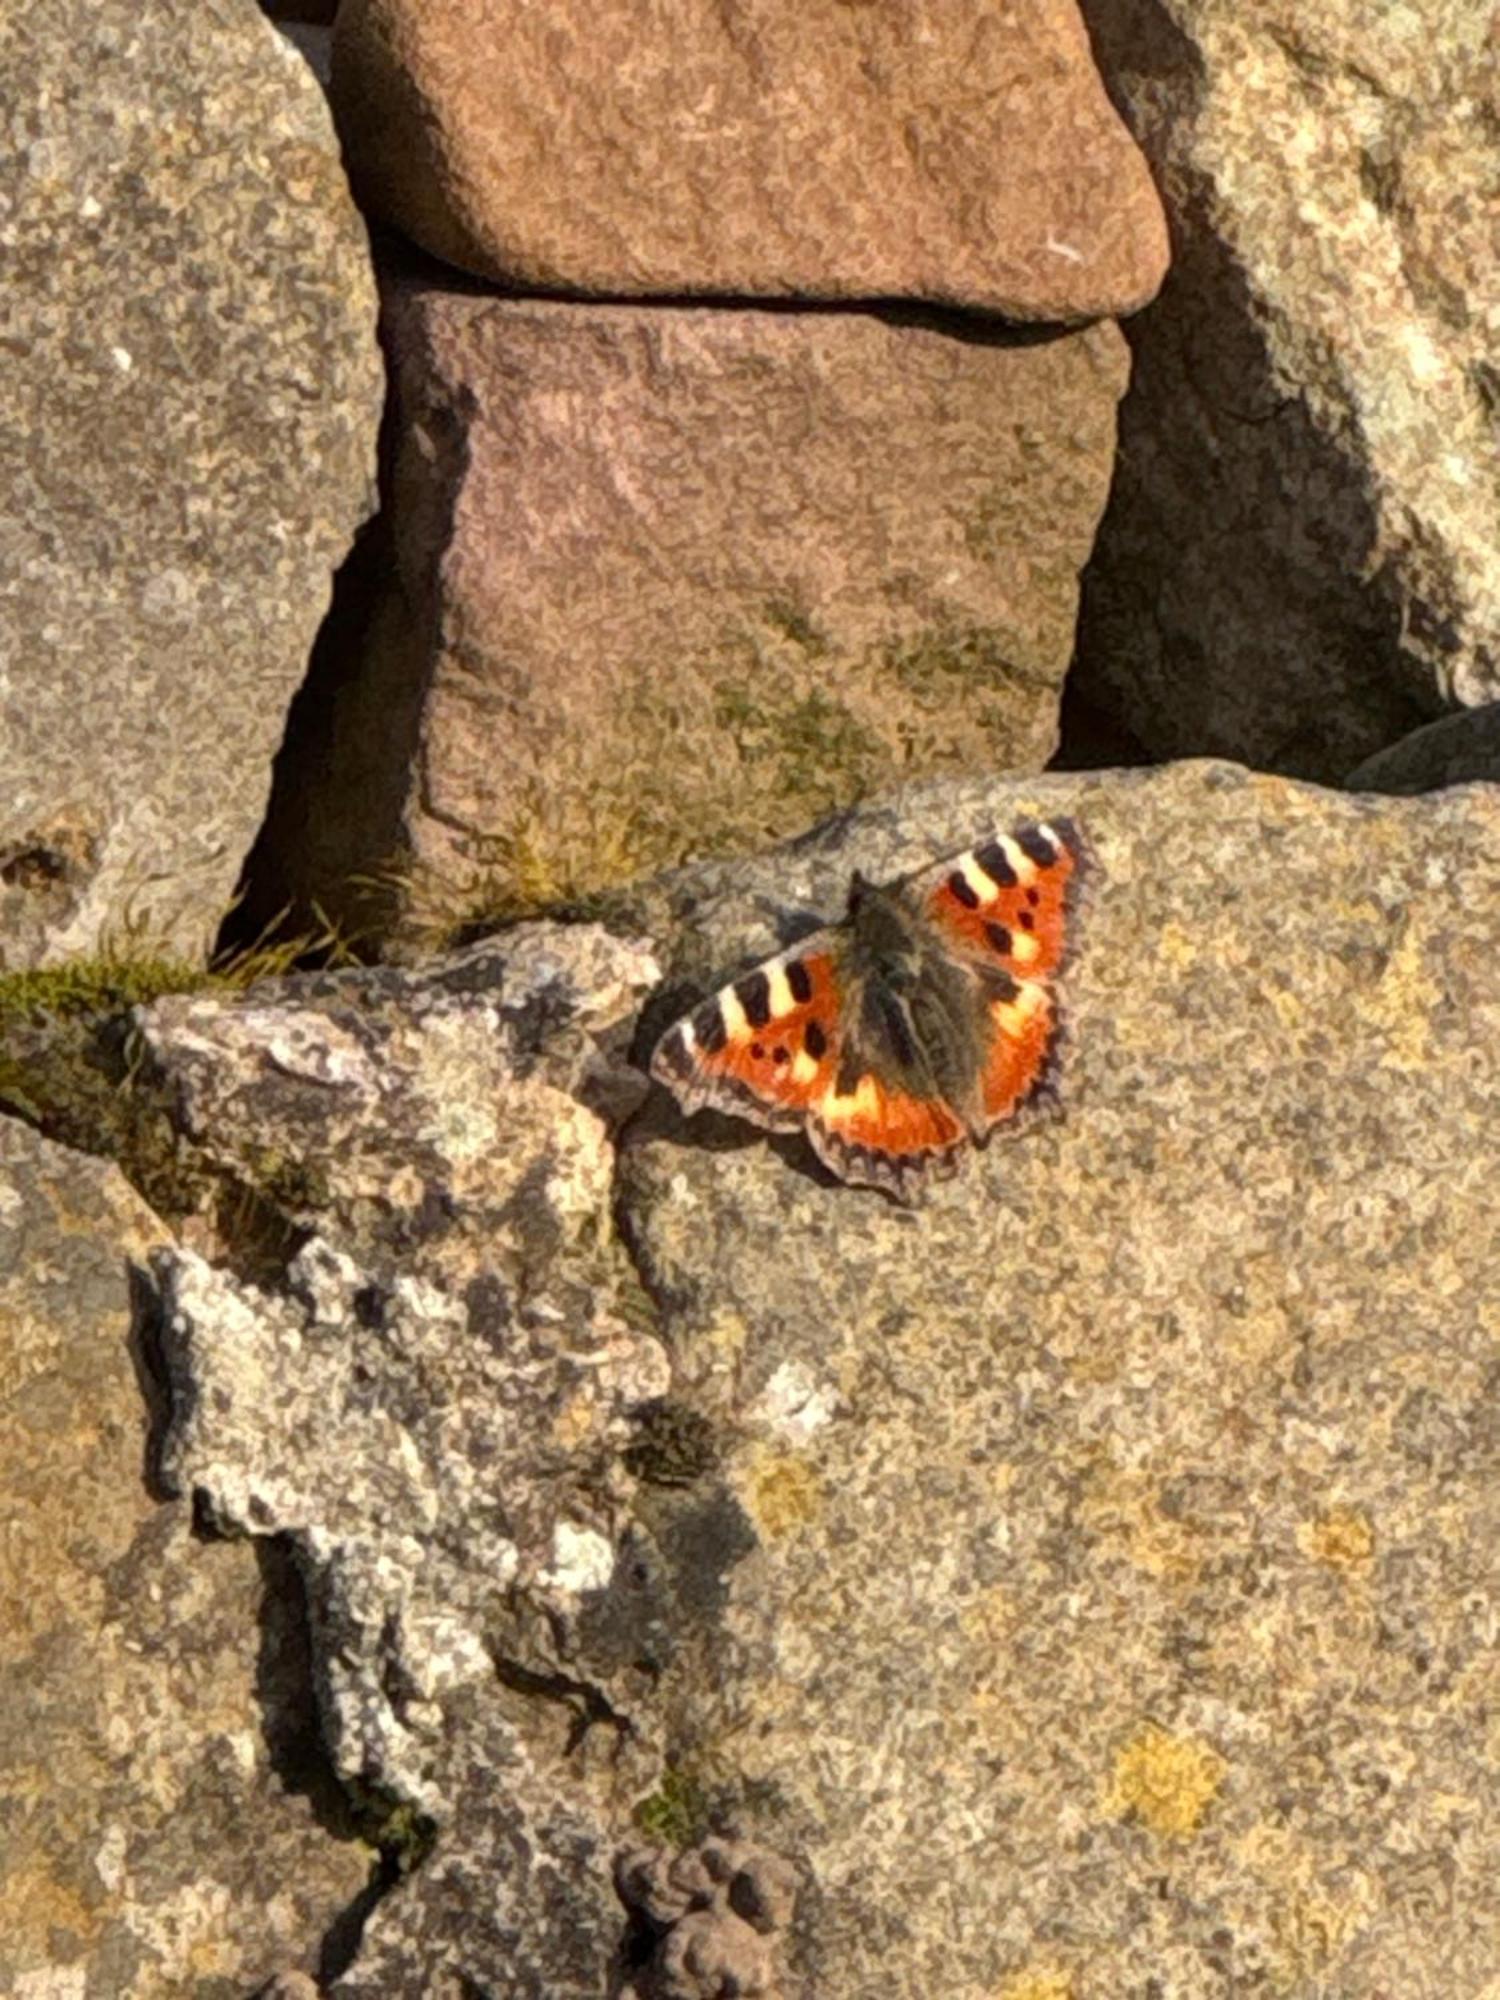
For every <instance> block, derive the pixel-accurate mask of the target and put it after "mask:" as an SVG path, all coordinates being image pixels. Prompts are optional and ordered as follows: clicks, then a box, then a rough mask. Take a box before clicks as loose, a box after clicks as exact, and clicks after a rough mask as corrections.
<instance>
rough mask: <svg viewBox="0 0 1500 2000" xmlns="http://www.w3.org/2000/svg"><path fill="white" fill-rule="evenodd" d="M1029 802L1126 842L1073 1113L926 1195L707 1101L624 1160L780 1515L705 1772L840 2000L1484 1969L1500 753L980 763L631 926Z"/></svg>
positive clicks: (698, 911) (697, 1766)
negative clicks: (1136, 770) (1272, 765)
mask: <svg viewBox="0 0 1500 2000" xmlns="http://www.w3.org/2000/svg"><path fill="white" fill-rule="evenodd" d="M991 804H994V805H997V806H999V807H1000V809H1001V812H1002V813H1006V812H1010V811H1014V810H1016V809H1018V808H1019V809H1024V810H1036V809H1038V808H1040V809H1041V810H1042V811H1043V812H1044V813H1045V812H1048V811H1051V812H1057V811H1059V810H1062V809H1066V810H1068V811H1070V812H1072V813H1073V814H1075V815H1076V817H1077V818H1078V820H1079V821H1080V823H1081V824H1082V826H1083V827H1084V828H1085V830H1086V832H1087V835H1088V837H1089V839H1090V841H1091V843H1092V846H1093V849H1094V852H1095V855H1096V858H1097V863H1098V867H1097V874H1096V878H1095V881H1096V886H1095V890H1094V894H1093V897H1092V901H1091V903H1090V905H1089V907H1088V908H1087V909H1086V911H1085V913H1084V917H1083V921H1082V925H1081V931H1080V937H1079V944H1078V952H1077V957H1076V961H1075V963H1074V965H1073V967H1072V969H1071V971H1070V972H1069V973H1068V974H1067V975H1066V976H1065V982H1064V984H1065V990H1066V992H1067V993H1068V995H1069V997H1070V1000H1071V1009H1072V1013H1071V1023H1072V1037H1071V1045H1070V1048H1069V1051H1068V1056H1067V1060H1066V1064H1065V1068H1064V1073H1063V1101H1064V1106H1065V1116H1064V1118H1063V1121H1062V1122H1061V1123H1060V1124H1056V1125H1049V1126H1041V1127H1035V1128H1033V1129H1032V1130H1031V1131H1030V1132H1029V1133H1027V1134H1025V1135H1023V1136H1020V1137H1018V1138H1017V1139H1015V1140H1014V1141H1013V1142H1012V1143H1009V1144H1006V1143H1003V1142H997V1143H996V1144H994V1145H993V1146H992V1147H991V1149H990V1150H989V1151H988V1153H986V1154H985V1155H983V1156H980V1157H977V1158H975V1159H974V1160H973V1161H972V1162H971V1163H970V1166H969V1168H968V1170H967V1171H965V1172H964V1173H962V1174H961V1175H960V1176H959V1177H958V1178H956V1179H955V1180H953V1181H951V1182H949V1183H947V1184H945V1185H943V1186H941V1187H939V1188H938V1189H936V1190H935V1191H934V1193H933V1194H932V1196H931V1198H930V1200H929V1201H928V1203H927V1205H926V1206H925V1207H924V1208H923V1209H922V1210H921V1211H919V1212H917V1213H915V1214H913V1213H907V1212H903V1211H901V1210H899V1209H895V1208H893V1207H892V1206H890V1205H889V1204H888V1203H887V1202H886V1201H885V1200H883V1198H881V1197H880V1196H878V1195H865V1194H858V1193H852V1192H850V1191H847V1190H844V1189H842V1188H837V1187H830V1186H828V1185H826V1184H825V1183H824V1181H823V1180H822V1178H821V1177H820V1176H819V1175H818V1174H817V1173H816V1172H815V1171H814V1170H813V1169H812V1168H811V1167H810V1165H809V1160H808V1156H806V1155H805V1154H804V1153H803V1152H802V1151H801V1150H799V1148H798V1147H795V1146H791V1145H780V1144H778V1145H771V1144H767V1143H766V1142H765V1140H764V1139H763V1138H761V1137H759V1136H756V1135H752V1134H751V1133H749V1132H748V1130H746V1129H744V1128H734V1127H729V1126H725V1127H724V1128H723V1129H722V1130H717V1131H716V1130H714V1129H712V1128H711V1127H710V1126H709V1123H708V1121H706V1120H705V1121H703V1122H702V1125H701V1126H700V1127H694V1128H691V1129H682V1128H677V1129H670V1128H668V1127H666V1126H665V1125H664V1126H663V1129H661V1130H660V1132H659V1134H658V1135H657V1136H654V1137H652V1138H650V1139H649V1141H646V1142H644V1143H642V1144H641V1145H639V1146H637V1147H635V1148H633V1149H631V1150H630V1151H628V1152H627V1153H626V1154H625V1156H624V1159H623V1162H622V1165H623V1167H624V1169H625V1173H624V1179H623V1185H622V1190H621V1198H620V1206H619V1213H620V1215H621V1217H622V1220H623V1222H624V1224H625V1226H626V1227H627V1229H628V1230H629V1232H630V1235H631V1238H632V1241H633V1242H634V1244H635V1246H636V1254H637V1257H638V1259H639V1262H640V1267H641V1271H642V1274H643V1276H644V1278H645V1280H646V1283H647V1285H648V1288H649V1289H650V1290H651V1291H652V1293H653V1294H654V1295H655V1296H656V1297H658V1298H659V1299H660V1300H661V1301H662V1302H663V1312H664V1327H665V1332H666V1336H667V1339H668V1343H669V1346H670V1350H671V1354H672V1362H673V1395H674V1398H676V1399H677V1400H678V1401H679V1402H681V1403H682V1404H684V1405H686V1406H687V1407H690V1408H692V1409H694V1410H695V1411H697V1412H698V1413H699V1415H700V1416H701V1417H703V1418H705V1419H707V1420H708V1421H709V1423H710V1424H712V1425H713V1427H714V1430H715V1434H716V1435H717V1436H718V1437H719V1438H720V1439H721V1440H722V1450H721V1454H720V1456H719V1457H718V1459H717V1462H716V1464H715V1474H716V1476H717V1477H719V1478H722V1479H724V1480H725V1481H727V1483H728V1484H729V1486H730V1488H731V1489H732V1490H733V1492H734V1493H735V1495H736V1496H737V1498H738V1500H739V1503H740V1505H741V1506H742V1507H743V1509H744V1511H745V1514H746V1516H747V1518H748V1519H749V1520H750V1522H751V1523H752V1524H753V1527H754V1535H755V1547H754V1549H753V1551H752V1552H751V1553H749V1554H747V1556H746V1558H745V1560H744V1561H742V1562H741V1563H739V1564H738V1565H737V1566H736V1568H735V1569H734V1571H733V1574H732V1576H731V1578H730V1579H729V1581H728V1584H727V1588H726V1593H725V1598H724V1603H723V1609H722V1612H721V1616H720V1621H719V1624H718V1627H717V1629H716V1631H715V1632H714V1633H713V1635H712V1636H711V1638H709V1639H708V1640H706V1641H705V1643H704V1645H703V1647H702V1649H701V1652H700V1654H699V1656H698V1657H697V1659H696V1660H695V1662H694V1670H693V1671H691V1672H686V1673H683V1674H681V1675H674V1676H671V1677H669V1679H668V1681H667V1683H666V1684H665V1685H664V1687H663V1691H662V1700H663V1704H664V1707H665V1710H666V1728H667V1734H668V1737H669V1739H670V1741H671V1742H672V1744H673V1746H674V1751H673V1755H674V1762H675V1766H676V1771H677V1774H678V1783H679V1786H681V1787H683V1788H688V1787H691V1786H692V1785H693V1784H697V1785H699V1786H701V1787H702V1788H703V1792H704V1794H705V1795H706V1796H709V1797H712V1796H713V1795H715V1794H716V1793H718V1794H722V1795H724V1796H727V1797H729V1798H732V1799H736V1800H738V1801H739V1802H740V1803H741V1809H742V1810H743V1811H745V1813H746V1817H747V1819H748V1820H749V1823H750V1826H751V1829H752V1830H753V1832H754V1835H755V1837H756V1838H757V1839H761V1840H764V1841H765V1842H767V1843H768V1844H769V1845H771V1846H773V1847H775V1848H776V1849H778V1850H779V1851H781V1852H783V1853H790V1854H791V1855H793V1856H795V1857H797V1858H799V1859H801V1860H803V1862H804V1864H805V1867H806V1870H807V1873H808V1875H809V1876H810V1878H811V1880H812V1881H813V1883H814V1884H815V1891H812V1892H809V1893H808V1894H807V1895H805V1896H804V1898H803V1904H804V1905H805V1906H806V1907H805V1909H804V1910H802V1911H801V1912H800V1913H799V1934H798V1938H797V1944H796V1949H795V1950H794V1952H793V1957H794V1960H795V1962H796V1964H797V1967H798V1969H799V1970H800V1971H801V1973H802V1975H803V1976H804V1977H805V1978H806V1979H807V1981H808V1984H809V1988H810V1990H811V1991H812V1992H814V1993H818V1994H822V1993H837V1994H838V1995H839V2000H876V1996H880V2000H895V1996H900V2000H917V1996H920V1995H930V1994H933V1993H942V1994H943V1995H945V1996H948V1997H949V2000H991V1996H993V1995H994V1994H996V1993H997V1992H998V1993H1002V1994H1004V1993H1032V1992H1047V1993H1052V1992H1056V1993H1059V1994H1072V1995H1077V1996H1078V2000H1094V1996H1104V1995H1115V1994H1124V1993H1148V1992H1149V1993H1152V1994H1154V1995H1158V1996H1161V2000H1219V1996H1224V1997H1225V2000H1227V1996H1229V1995H1231V1994H1241V1993H1246V1992H1250V1991H1265V1992H1267V1993H1271V1992H1280V1993H1311V1992H1314V1991H1316V1992H1317V1993H1318V1994H1320V1995H1322V1996H1325V2000H1377V1996H1383V1995H1386V1994H1389V1992H1390V1991H1391V1975H1392V1968H1393V1967H1400V1968H1401V1972H1400V1980H1399V1984H1400V1985H1401V1986H1402V1987H1403V1989H1404V1990H1411V1991H1423V1992H1426V1991H1431V1992H1433V1993H1437V1992H1448V1991H1455V1992H1476V1993H1477V1992H1481V1991H1486V1990H1489V1988H1490V1983H1491V1982H1493V1981H1495V1980H1497V1979H1500V1901H1497V1899H1496V1896H1495V1893H1494V1889H1493V1881H1494V1871H1495V1863H1496V1860H1497V1848H1496V1837H1495V1831H1494V1829H1495V1827H1496V1825H1497V1824H1500V1821H1497V1816H1496V1815H1497V1808H1500V1782H1497V1778H1496V1767H1495V1764H1494V1761H1493V1758H1492V1757H1491V1756H1490V1754H1489V1750H1488V1747H1487V1746H1488V1744H1489V1739H1490V1732H1491V1729H1492V1721H1491V1711H1492V1706H1493V1703H1494V1699H1495V1693H1496V1655H1495V1649H1494V1643H1493V1631H1494V1627H1493V1603H1492V1594H1491V1592H1490V1590H1489V1588H1488V1586H1487V1584H1486V1582H1485V1581H1484V1579H1485V1578H1486V1577H1488V1576H1489V1575H1490V1574H1491V1573H1492V1563H1491V1558H1490V1553H1489V1552H1490V1550H1491V1549H1492V1547H1493V1543H1494V1536H1495V1533H1496V1529H1497V1525H1500V1524H1497V1518H1496V1501H1495V1493H1496V1485H1495V1477H1496V1472H1497V1469H1500V1436H1497V1431H1496V1426H1495V1423H1494V1408H1495V1400H1494V1390H1495V1352H1496V1348H1495V1340H1496V1334H1497V1332H1500V1318H1497V1309H1496V1303H1495V1301H1496V1297H1497V1280H1500V1224H1497V1221H1496V1215H1495V1206H1494V1200H1493V1181H1494V1165H1495V1142H1494V1131H1495V1120H1496V1115H1497V1111H1500V953H1497V951H1496V942H1497V936H1500V794H1496V793H1494V792H1492V791H1490V790H1488V789H1487V788H1479V787H1476V788H1473V789H1472V790H1469V791H1465V792H1455V793H1449V794H1445V795H1442V796H1441V797H1439V798H1435V799H1428V800H1423V801H1420V802H1411V803H1408V802H1400V803H1398V802H1394V801H1389V800H1379V801H1376V800H1350V799H1346V798H1341V797H1339V796H1337V795H1331V794H1325V793H1322V792H1319V791H1316V790H1313V789H1303V788H1300V787H1297V786H1295V785H1292V784H1289V783H1286V782H1283V781H1279V780H1275V779H1267V778H1257V777H1252V776H1250V775H1249V774H1246V773H1244V772H1242V771H1239V770H1236V769H1232V768H1226V767H1222V766H1195V765H1187V766H1180V767H1177V768H1175V769H1168V770H1165V771H1162V772H1152V773H1142V774H1131V775H1130V776H1129V777H1126V776H1123V775H1120V774H1113V775H1111V774H1105V775H1102V776H1100V777H1098V778H1094V779H1079V778H1070V779H1067V780H1063V779H1061V778H1055V779H1049V780H1046V781H1043V782H1041V783H1038V784H1034V785H1029V786H1025V787H1020V786H1017V787H1007V788H1005V789H1003V790H997V791H996V792H995V793H994V794H993V795H992V798H987V797H986V795H985V794H983V793H982V792H980V791H979V790H977V789H959V788H946V787H945V788H943V789H942V790H941V791H935V792H934V793H933V794H932V795H931V797H930V799H929V800H928V802H927V803H926V804H925V805H917V804H909V805H908V806H907V807H906V809H905V810H903V811H900V812H891V813H887V814H883V815H875V816H872V817H869V818H861V819H859V820H857V821H855V822H853V823H852V824H851V825H849V826H845V827H842V828H836V829H835V831H834V832H833V833H832V835H831V836H830V837H828V838H826V839H823V840H821V841H817V842H808V843H804V844H803V845H802V846H801V847H800V848H799V849H797V850H794V851H793V852H792V853H789V854H782V855H779V856H775V857H772V858H771V859H769V860H768V861H767V862H765V863H763V864H760V865H757V866H741V867H738V868H734V869H728V868H723V869H717V870H714V871H704V872H703V873H702V874H701V875H700V876H698V877H697V879H696V883H695V885H694V886H693V888H692V889H691V890H689V889H688V888H687V887H686V886H685V885H683V884H678V885H675V886H674V887H673V888H672V891H671V895H670V898H668V896H667V895H666V894H665V892H662V894H661V901H660V902H659V903H656V904H654V905H643V906H642V909H641V910H640V911H639V912H638V913H637V914H638V916H640V917H641V918H644V919H647V920H649V919H650V910H651V907H655V908H657V909H661V910H665V908H667V907H671V908H672V909H673V910H674V911H675V913H676V917H677V921H678V923H679V924H680V926H681V931H680V935H681V939H682V942H681V945H680V947H679V951H678V953H677V954H676V955H675V956H676V958H677V961H678V964H679V965H680V966H681V967H682V968H685V969H686V970H688V971H691V972H692V973H694V974H696V973H697V972H698V971H699V969H700V968H705V967H706V966H707V965H708V964H709V962H711V961H717V962H718V963H719V964H721V965H722V964H724V963H726V962H732V961H733V960H734V959H735V958H736V957H737V956H738V955H739V954H740V953H742V952H748V953H754V952H759V951H762V950H764V949H766V948H767V947H768V946H769V945H770V944H771V942H772V937H771V930H770V924H769V920H768V915H767V911H768V909H769V908H770V907H772V906H773V905H780V906H785V905H786V904H789V903H790V904H800V903H807V904H810V905H811V906H813V907H815V908H824V909H827V908H830V907H835V906H836V903H837V899H838V895H839V888H840V884H841V882H842V881H843V880H844V878H845V877H846V875H847V871H848V870H849V868H850V867H851V866H852V865H858V866H860V867H862V868H864V869H865V870H866V871H867V872H869V873H871V874H874V875H882V874H888V873H892V872H897V871H899V870H900V869H901V868H903V867H905V866H910V865H912V864H913V863H915V862H917V861H918V860H920V859H921V858H923V857H924V856H925V855H928V854H931V853H933V852H940V851H941V850H942V848H943V847H944V846H945V845H948V844H961V843H962V842H963V840H964V839H965V837H967V836H968V835H969V834H971V833H972V831H973V830H974V829H975V828H976V827H977V826H979V825H981V824H983V823H984V821H985V820H986V819H987V818H988V817H989V810H988V808H989V807H990V806H991ZM664 955H666V956H668V957H669V959H670V957H671V956H672V955H670V954H666V953H665V951H664ZM642 1136H643V1140H644V1133H643V1135H642ZM752 1799H753V1800H755V1801H757V1802H758V1807H757V1809H755V1810H753V1811H750V1810H748V1809H747V1807H746V1805H745V1802H747V1801H749V1800H752ZM1048 1981H1051V1982H1053V1983H1052V1984H1050V1985H1049V1984H1048V1983H1047V1982H1048ZM1007 1982H1009V1983H1008V1984H1007ZM1028 1982H1030V1983H1028Z"/></svg>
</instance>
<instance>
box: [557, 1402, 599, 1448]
mask: <svg viewBox="0 0 1500 2000" xmlns="http://www.w3.org/2000/svg"><path fill="white" fill-rule="evenodd" d="M595 1414H596V1406H595V1403H594V1399H593V1397H592V1396H589V1395H587V1394H585V1393H584V1392H583V1391H582V1390H580V1391H579V1392H578V1394H577V1395H576V1396H570V1397H569V1398H568V1400H567V1402H566V1403H564V1404H563V1406H562V1408H561V1409H560V1410H559V1411H558V1413H557V1415H556V1416H555V1417H554V1418H553V1419H552V1435H553V1437H554V1438H555V1439H556V1440H557V1442H558V1443H559V1444H560V1445H561V1446H562V1448H563V1450H564V1451H573V1450H575V1449H576V1447H577V1446H579V1445H580V1444H582V1443H583V1441H584V1439H585V1438H586V1437H587V1436H588V1435H589V1433H590V1432H591V1431H592V1430H593V1428H594V1420H595Z"/></svg>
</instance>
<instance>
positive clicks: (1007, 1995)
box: [995, 1968, 1074, 2000]
mask: <svg viewBox="0 0 1500 2000" xmlns="http://www.w3.org/2000/svg"><path fill="white" fill-rule="evenodd" d="M1073 1993H1074V1988H1073V1982H1072V1980H1071V1979H1070V1978H1069V1977H1068V1975H1067V1973H1065V1972H1056V1971H1046V1970H1043V1969H1039V1968H1028V1969H1027V1970H1026V1971H1024V1972H1013V1973H1012V1974H1011V1976H1010V1978H1009V1979H1007V1980H1005V1981H1003V1982H1002V1984H1001V1987H1000V1991H999V1992H998V1993H997V1994H996V1995H995V2000H1073Z"/></svg>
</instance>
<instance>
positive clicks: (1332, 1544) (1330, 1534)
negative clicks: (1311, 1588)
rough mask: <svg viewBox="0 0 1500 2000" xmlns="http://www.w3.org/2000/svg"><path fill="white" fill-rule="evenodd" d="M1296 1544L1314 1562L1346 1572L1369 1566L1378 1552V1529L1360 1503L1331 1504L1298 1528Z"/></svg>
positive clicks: (1352, 1573) (1348, 1573)
mask: <svg viewBox="0 0 1500 2000" xmlns="http://www.w3.org/2000/svg"><path fill="white" fill-rule="evenodd" d="M1297 1546H1298V1547H1299V1548H1300V1549H1301V1551H1302V1553H1303V1555H1305V1556H1307V1557H1309V1558H1310V1559H1311V1560H1312V1561H1313V1562H1320V1563H1326V1564H1327V1565H1328V1567H1329V1568H1330V1569H1336V1570H1340V1571H1342V1572H1343V1574H1344V1575H1346V1576H1350V1575H1359V1574H1361V1573H1362V1572H1363V1571H1364V1570H1366V1569H1368V1567H1369V1564H1370V1559H1371V1557H1372V1556H1373V1555H1374V1553H1375V1530H1374V1529H1373V1528H1372V1527H1371V1526H1370V1520H1369V1516H1368V1515H1366V1514H1362V1513H1361V1512H1360V1511H1359V1509H1358V1508H1357V1507H1330V1508H1329V1509H1328V1510H1327V1512H1326V1513H1323V1514H1319V1515H1318V1516H1317V1518H1316V1519H1315V1520H1311V1521H1304V1522H1302V1523H1301V1525H1300V1526H1299V1527H1298V1529H1297Z"/></svg>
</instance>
